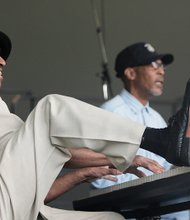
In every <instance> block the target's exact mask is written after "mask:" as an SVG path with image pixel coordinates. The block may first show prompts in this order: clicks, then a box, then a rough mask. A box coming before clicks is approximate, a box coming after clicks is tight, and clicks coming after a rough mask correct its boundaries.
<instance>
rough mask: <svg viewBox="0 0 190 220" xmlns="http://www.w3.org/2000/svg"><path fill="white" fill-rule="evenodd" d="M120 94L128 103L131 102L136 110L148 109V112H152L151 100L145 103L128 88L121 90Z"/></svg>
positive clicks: (130, 104) (131, 105)
mask: <svg viewBox="0 0 190 220" xmlns="http://www.w3.org/2000/svg"><path fill="white" fill-rule="evenodd" d="M120 96H121V98H122V99H123V100H124V102H125V103H126V104H129V106H130V107H131V109H132V110H133V111H134V112H140V111H142V110H146V111H147V112H150V107H149V102H148V103H147V104H146V105H143V104H142V103H140V102H139V100H138V99H136V98H135V97H134V96H133V95H131V93H129V92H128V91H127V90H126V89H123V90H122V91H121V93H120Z"/></svg>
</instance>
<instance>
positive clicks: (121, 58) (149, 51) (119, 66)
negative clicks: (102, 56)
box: [115, 42, 174, 77]
mask: <svg viewBox="0 0 190 220" xmlns="http://www.w3.org/2000/svg"><path fill="white" fill-rule="evenodd" d="M159 59H160V60H162V63H163V64H164V65H168V64H170V63H172V62H173V60H174V56H173V55H172V54H159V53H157V52H156V50H155V49H154V47H153V46H152V45H151V44H149V43H145V42H139V43H135V44H132V45H130V46H128V47H126V48H125V49H123V50H122V51H121V52H119V54H118V55H117V57H116V60H115V71H116V76H117V77H121V76H122V75H123V73H124V70H125V69H126V68H127V67H136V66H144V65H148V64H151V62H153V61H156V60H159Z"/></svg>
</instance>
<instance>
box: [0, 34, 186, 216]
mask: <svg viewBox="0 0 190 220" xmlns="http://www.w3.org/2000/svg"><path fill="white" fill-rule="evenodd" d="M0 48H1V50H0V82H1V83H2V81H3V68H4V66H5V65H6V59H7V58H8V56H9V54H10V51H11V41H10V39H9V37H8V36H7V35H5V34H4V33H3V32H0ZM189 106H190V81H188V83H187V86H186V90H185V96H184V101H183V105H182V108H181V109H180V110H179V111H178V113H177V115H174V116H173V117H172V120H171V123H170V124H169V126H168V127H167V128H164V129H154V128H149V127H145V126H144V125H141V124H139V123H136V122H133V121H132V120H130V119H128V118H125V119H123V118H122V117H119V116H116V115H115V114H112V113H108V112H106V111H104V110H102V109H100V108H96V107H94V106H91V105H89V104H87V103H84V102H81V101H79V100H76V99H73V98H71V97H66V96H61V95H48V96H46V97H44V98H43V99H41V100H40V101H39V102H38V104H37V105H36V107H35V108H34V110H33V111H32V112H31V113H30V115H29V116H28V118H27V120H26V122H23V121H22V120H21V119H20V118H19V117H17V116H16V115H14V114H11V113H10V112H9V110H8V107H7V105H6V104H5V102H3V100H2V99H0V121H1V123H0V201H1V202H0V219H1V220H36V219H46V220H63V219H71V220H72V219H76V218H77V219H78V220H84V219H92V220H102V219H104V220H123V217H122V216H121V215H119V214H117V213H114V212H80V211H77V212H76V211H73V210H70V211H67V210H59V209H55V208H50V207H48V206H45V205H44V201H45V199H46V196H47V194H48V192H49V190H50V188H51V186H52V184H53V183H54V182H55V181H56V177H57V175H58V174H59V172H60V171H61V169H62V168H63V167H64V166H65V165H72V166H75V167H89V166H92V165H93V166H102V165H108V166H114V167H116V168H117V169H119V170H120V171H125V170H127V169H128V170H129V169H130V166H132V168H134V165H135V164H134V159H135V158H136V157H137V156H136V152H137V150H138V148H139V147H141V148H143V149H147V150H150V151H152V152H154V153H157V154H159V155H161V156H163V157H165V158H166V159H167V160H168V161H170V162H172V163H174V164H176V165H186V166H190V157H189V155H190V154H189V153H190V139H189V137H187V136H186V133H187V131H188V130H189V127H188V124H189V119H188V118H189V111H187V110H188V109H189ZM84 116H85V117H84ZM97 118H98V120H97ZM115 149H117V150H115ZM81 150H82V152H83V153H82V154H81ZM89 152H90V154H89ZM96 152H97V153H98V155H100V156H97V153H96ZM186 152H187V154H186ZM94 154H95V155H96V156H94ZM87 155H88V156H87ZM89 155H90V156H89ZM144 166H145V167H147V168H149V169H150V170H152V171H156V170H157V171H158V170H161V168H160V167H159V166H158V165H157V163H154V162H153V163H152V164H151V165H149V164H144ZM59 187H62V184H61V185H60V186H59Z"/></svg>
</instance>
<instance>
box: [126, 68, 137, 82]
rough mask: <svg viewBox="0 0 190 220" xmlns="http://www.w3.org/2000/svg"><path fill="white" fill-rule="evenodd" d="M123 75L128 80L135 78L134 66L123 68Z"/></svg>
mask: <svg viewBox="0 0 190 220" xmlns="http://www.w3.org/2000/svg"><path fill="white" fill-rule="evenodd" d="M124 75H125V77H126V78H127V79H128V80H134V79H135V78H136V72H135V70H134V68H131V67H128V68H126V69H125V70H124Z"/></svg>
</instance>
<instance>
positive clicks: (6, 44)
mask: <svg viewBox="0 0 190 220" xmlns="http://www.w3.org/2000/svg"><path fill="white" fill-rule="evenodd" d="M11 48H12V44H11V40H10V39H9V37H8V36H7V35H6V34H5V33H3V32H2V31H0V56H1V57H2V58H3V59H4V60H6V59H7V58H8V57H9V54H10V52H11Z"/></svg>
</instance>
